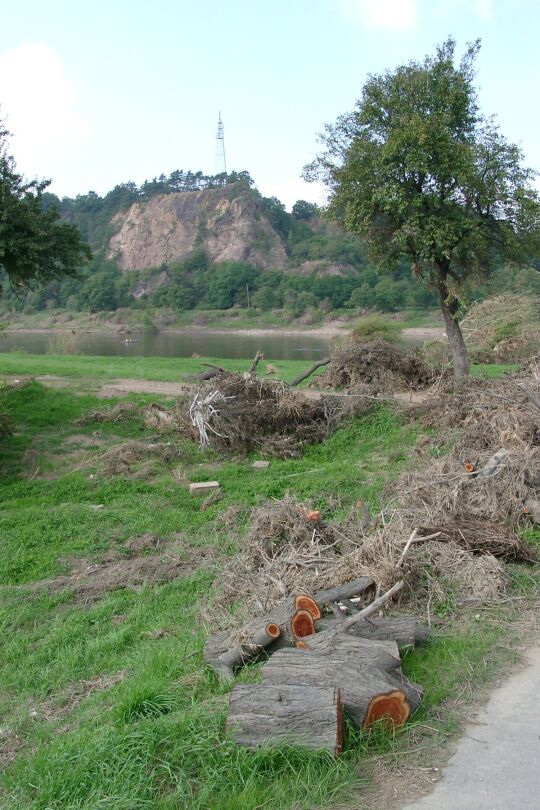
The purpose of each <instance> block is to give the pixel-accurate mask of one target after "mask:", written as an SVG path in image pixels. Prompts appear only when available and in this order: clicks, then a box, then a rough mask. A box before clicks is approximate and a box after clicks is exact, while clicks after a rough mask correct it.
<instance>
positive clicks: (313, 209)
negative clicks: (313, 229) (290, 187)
mask: <svg viewBox="0 0 540 810" xmlns="http://www.w3.org/2000/svg"><path fill="white" fill-rule="evenodd" d="M318 210H319V209H318V208H317V206H316V205H315V203H310V202H308V201H307V200H297V201H296V202H295V204H294V205H293V207H292V208H291V214H292V215H293V217H295V219H312V218H313V217H315V216H317V213H318Z"/></svg>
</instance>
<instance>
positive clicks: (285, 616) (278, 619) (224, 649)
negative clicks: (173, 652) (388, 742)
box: [203, 594, 321, 681]
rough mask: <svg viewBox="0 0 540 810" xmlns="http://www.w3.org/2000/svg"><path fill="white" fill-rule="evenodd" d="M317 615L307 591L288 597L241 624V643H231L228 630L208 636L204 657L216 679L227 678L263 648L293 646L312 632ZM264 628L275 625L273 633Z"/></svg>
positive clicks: (315, 607) (230, 677) (318, 612)
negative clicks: (261, 614) (270, 609)
mask: <svg viewBox="0 0 540 810" xmlns="http://www.w3.org/2000/svg"><path fill="white" fill-rule="evenodd" d="M320 615H321V612H320V610H319V608H318V605H317V603H316V602H315V601H314V600H313V599H312V598H311V597H310V596H308V595H307V594H299V595H298V596H294V597H291V598H290V599H288V600H286V601H285V602H283V603H282V604H281V605H278V606H277V607H276V608H274V609H273V610H272V611H271V612H270V613H267V614H265V615H264V616H256V617H255V618H254V619H252V620H251V621H249V622H248V623H247V624H245V625H244V627H243V628H242V630H241V632H240V636H241V642H242V643H241V644H238V643H237V642H236V643H234V642H233V643H232V644H231V642H230V637H231V632H230V631H229V630H224V631H223V632H221V633H216V634H215V635H213V636H209V637H208V638H207V639H206V642H205V645H204V651H203V657H204V660H205V661H206V663H207V664H208V665H209V666H211V667H212V668H213V669H214V670H215V672H216V674H217V676H218V679H219V680H221V681H230V680H232V678H233V673H234V670H235V669H237V668H238V667H239V666H242V665H243V664H245V663H247V662H248V661H252V660H253V659H254V658H256V657H257V656H258V655H259V654H260V653H261V652H263V650H264V649H265V648H267V647H270V648H271V649H272V650H276V649H278V648H279V647H283V646H288V647H293V646H294V645H295V644H296V642H297V640H298V639H300V638H303V637H304V636H311V635H313V633H315V624H314V619H318V618H319V617H320ZM268 628H277V632H276V630H275V629H271V631H270V632H268ZM268 636H270V638H268V640H266V639H267V637H268ZM257 639H262V641H261V642H258V641H257ZM263 642H264V643H263Z"/></svg>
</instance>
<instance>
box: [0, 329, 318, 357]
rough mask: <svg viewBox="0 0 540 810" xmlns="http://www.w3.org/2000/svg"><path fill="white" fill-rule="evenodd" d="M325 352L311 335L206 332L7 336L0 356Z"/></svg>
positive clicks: (2, 338) (314, 354) (287, 354)
mask: <svg viewBox="0 0 540 810" xmlns="http://www.w3.org/2000/svg"><path fill="white" fill-rule="evenodd" d="M329 347H330V338H329V337H328V336H322V337H321V336H316V335H310V334H265V335H253V334H246V333H240V334H239V333H219V332H212V331H209V330H208V331H205V330H202V329H201V330H193V331H189V332H180V333H178V332H157V333H155V334H152V333H146V332H145V333H140V334H134V335H131V336H130V337H129V338H127V339H126V337H125V335H119V334H116V333H114V332H81V333H76V334H72V333H71V332H70V331H67V332H47V331H43V332H8V333H4V335H2V336H0V352H17V351H22V352H26V353H28V354H91V355H104V356H106V357H110V356H125V357H192V356H193V355H194V354H195V355H200V356H201V357H215V358H227V357H229V358H233V359H243V358H250V357H253V356H254V355H255V353H256V352H257V351H260V352H263V353H264V355H265V357H266V358H267V359H268V360H317V359H319V358H321V357H323V356H325V355H326V354H328V350H329Z"/></svg>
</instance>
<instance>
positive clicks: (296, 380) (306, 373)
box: [289, 357, 330, 387]
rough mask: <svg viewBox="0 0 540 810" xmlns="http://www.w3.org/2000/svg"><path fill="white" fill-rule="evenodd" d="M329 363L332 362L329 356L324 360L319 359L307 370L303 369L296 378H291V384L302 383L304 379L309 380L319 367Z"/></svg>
mask: <svg viewBox="0 0 540 810" xmlns="http://www.w3.org/2000/svg"><path fill="white" fill-rule="evenodd" d="M329 363H330V358H329V357H325V358H324V360H317V362H316V363H313V365H312V366H310V367H309V368H308V369H307V370H306V371H303V372H302V373H301V374H299V375H298V376H297V377H295V378H294V380H291V382H290V383H289V385H290V386H291V387H292V386H295V385H300V383H301V382H304V380H307V378H308V377H311V375H312V374H314V373H315V372H316V371H317V369H318V368H321V367H322V366H327V365H328V364H329Z"/></svg>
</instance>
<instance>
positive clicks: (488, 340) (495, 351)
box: [461, 293, 540, 363]
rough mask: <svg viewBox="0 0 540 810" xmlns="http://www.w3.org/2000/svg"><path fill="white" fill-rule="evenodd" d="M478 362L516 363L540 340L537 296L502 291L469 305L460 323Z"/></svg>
mask: <svg viewBox="0 0 540 810" xmlns="http://www.w3.org/2000/svg"><path fill="white" fill-rule="evenodd" d="M461 327H462V330H463V334H464V337H465V340H466V341H467V343H468V345H469V349H470V352H471V356H472V357H473V359H475V360H476V361H477V362H484V363H486V362H491V363H493V362H499V363H501V362H502V363H510V362H519V361H521V360H523V359H524V358H526V357H528V356H530V354H531V353H532V352H533V351H535V349H536V348H537V347H538V343H539V341H540V299H538V297H536V296H534V295H530V294H529V295H518V294H516V293H503V294H502V295H497V296H495V297H494V298H488V299H486V300H485V301H482V302H481V303H479V304H474V306H472V307H471V309H470V310H469V312H468V313H467V316H466V317H465V318H464V319H463V322H462V324H461Z"/></svg>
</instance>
